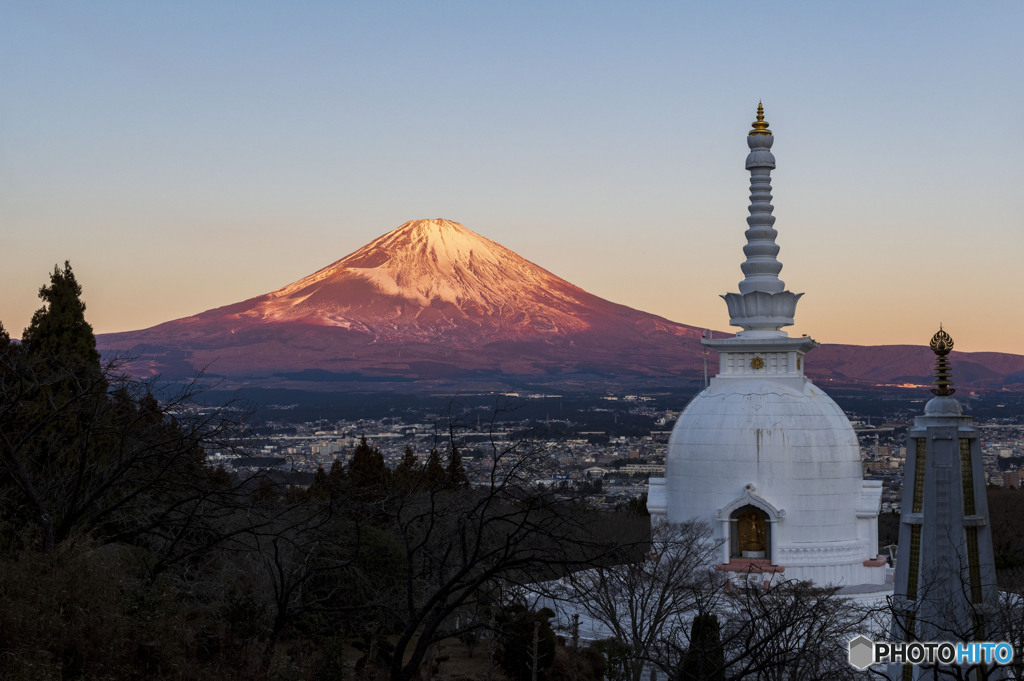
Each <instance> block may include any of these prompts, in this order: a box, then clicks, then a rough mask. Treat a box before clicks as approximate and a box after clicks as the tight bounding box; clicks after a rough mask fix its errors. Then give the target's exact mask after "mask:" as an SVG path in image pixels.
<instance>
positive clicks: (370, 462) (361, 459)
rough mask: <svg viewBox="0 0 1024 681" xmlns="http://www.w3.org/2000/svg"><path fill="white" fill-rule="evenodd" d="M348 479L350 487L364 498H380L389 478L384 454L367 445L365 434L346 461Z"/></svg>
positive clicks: (389, 473) (389, 472) (389, 474)
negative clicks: (349, 459) (350, 457)
mask: <svg viewBox="0 0 1024 681" xmlns="http://www.w3.org/2000/svg"><path fill="white" fill-rule="evenodd" d="M348 479H349V482H350V483H351V485H352V489H353V490H355V491H357V492H358V493H359V495H360V496H362V497H364V498H381V497H382V496H383V494H384V490H385V489H386V487H387V485H388V483H389V482H390V480H391V469H390V468H388V467H387V465H386V464H385V463H384V455H383V454H381V453H380V450H379V449H377V448H376V447H371V446H370V445H369V443H368V442H367V441H366V436H365V435H364V436H363V437H362V438H360V440H359V445H358V446H357V447H356V449H355V451H354V452H352V460H351V461H349V462H348Z"/></svg>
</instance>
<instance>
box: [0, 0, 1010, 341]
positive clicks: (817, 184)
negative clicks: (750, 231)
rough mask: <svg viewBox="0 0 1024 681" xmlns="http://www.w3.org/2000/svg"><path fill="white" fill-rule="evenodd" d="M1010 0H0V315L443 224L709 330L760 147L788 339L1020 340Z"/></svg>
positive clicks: (281, 278)
mask: <svg viewBox="0 0 1024 681" xmlns="http://www.w3.org/2000/svg"><path fill="white" fill-rule="evenodd" d="M1022 20H1024V4H1021V3H1019V2H989V3H978V4H970V5H968V4H967V3H958V2H956V3H955V2H929V3H925V2H901V3H884V2H865V3H858V4H855V5H851V4H849V3H810V2H803V3H785V2H775V3H753V2H723V3H705V2H693V3H688V2H629V3H626V2H620V3H612V2H594V1H590V2H558V3H550V2H546V3H539V2H537V3H532V2H516V3H497V2H479V1H478V2H406V3H396V2H347V3H342V2H289V3H264V2H215V1H214V2H176V3H138V2H102V1H100V2H91V3H73V2H62V3H47V2H9V1H4V0H0V87H2V88H3V92H4V96H3V97H2V98H0V186H2V188H3V189H2V191H0V291H2V293H0V320H2V321H3V323H4V325H5V326H6V327H7V328H8V329H10V330H11V331H12V332H14V333H16V334H17V333H18V332H20V330H21V329H22V328H23V327H24V326H25V324H26V323H27V322H28V319H29V317H30V316H31V313H32V310H34V309H35V308H36V307H37V306H38V300H37V299H36V297H35V294H36V291H37V289H38V287H39V286H40V285H41V284H42V283H44V282H45V281H46V276H47V273H48V272H49V271H50V270H51V269H52V267H53V265H54V264H55V263H57V262H62V261H63V260H64V259H70V260H71V262H72V265H73V266H74V268H75V271H76V273H77V274H78V276H79V279H80V281H81V282H82V283H83V285H84V287H85V298H86V301H87V303H88V313H87V314H88V317H89V319H90V320H91V321H92V323H93V325H94V327H95V328H96V330H97V331H100V332H106V331H119V330H128V329H133V328H141V327H145V326H150V325H152V324H156V323H159V322H162V321H166V320H168V319H172V318H177V317H181V316H185V315H188V314H192V313H195V312H199V311H201V310H205V309H209V308H212V307H216V306H219V305H223V304H227V303H230V302H234V301H237V300H242V299H244V298H249V297H252V296H255V295H258V294H261V293H264V292H267V291H269V290H272V289H275V288H278V287H280V286H282V285H284V284H287V283H289V282H291V281H293V280H295V279H298V278H300V277H301V276H304V275H306V274H309V273H310V272H312V271H314V270H316V269H318V268H320V267H322V266H324V265H326V264H328V263H330V262H332V261H334V260H337V259H339V258H341V257H343V256H344V255H346V254H348V253H349V252H351V251H353V250H355V249H357V248H358V247H360V246H362V245H363V244H365V243H366V242H368V241H370V240H371V239H373V238H375V237H377V236H379V235H380V234H382V233H384V232H387V231H389V230H391V229H393V228H395V227H397V226H398V225H400V224H402V223H403V222H405V221H407V220H411V219H417V218H433V217H444V218H449V219H453V220H457V221H459V222H462V223H463V224H464V225H465V226H467V227H469V228H470V229H473V230H474V231H477V232H479V233H480V234H482V235H484V236H486V237H488V238H491V239H494V240H495V241H498V242H500V243H502V244H504V245H505V246H508V247H509V248H512V249H513V250H515V251H517V252H518V253H520V254H521V255H523V256H524V257H526V258H528V259H530V260H532V261H534V262H536V263H537V264H539V265H542V266H543V267H545V268H547V269H549V270H551V271H552V272H554V273H555V274H557V275H559V276H561V277H564V278H566V279H568V280H569V281H572V282H573V283H575V284H577V285H580V286H582V287H584V288H585V289H587V290H589V291H591V292H592V293H595V294H597V295H600V296H603V297H605V298H609V299H611V300H614V301H616V302H620V303H624V304H627V305H631V306H633V307H637V308H640V309H644V310H647V311H649V312H654V313H657V314H661V315H663V316H666V317H668V318H670V319H673V320H676V321H680V322H685V323H689V324H694V325H699V326H710V327H712V328H718V329H725V328H726V327H727V323H728V318H727V315H726V308H725V304H724V303H723V302H722V301H721V300H720V299H719V298H718V295H719V294H720V293H725V292H727V291H732V290H736V283H737V281H738V280H739V278H740V276H741V274H740V271H739V263H740V261H741V260H742V253H741V247H742V244H743V230H744V229H745V222H744V218H745V217H746V205H747V196H748V186H747V173H746V171H745V170H744V168H743V160H744V158H745V155H746V145H745V135H746V131H747V130H749V127H750V122H751V121H752V120H753V114H754V109H755V108H756V105H757V101H758V99H761V100H763V101H764V104H765V109H766V118H767V119H768V121H769V122H770V123H771V127H772V130H773V131H774V132H775V135H776V141H775V148H774V151H775V154H776V157H777V159H778V169H777V171H776V172H775V174H774V189H775V201H774V204H775V207H776V210H775V214H776V216H777V218H778V221H777V223H776V227H777V229H778V230H779V244H780V245H781V248H782V251H781V253H780V259H781V260H782V262H783V263H784V266H785V267H784V269H783V272H782V278H783V279H785V280H786V282H787V283H788V284H789V286H790V288H791V289H793V290H795V291H804V292H806V295H805V296H804V298H803V300H802V301H801V303H800V307H799V309H798V311H797V326H796V327H794V329H793V331H792V332H795V333H797V334H799V333H808V334H810V335H811V336H813V337H815V338H817V339H818V340H821V341H824V342H851V343H863V344H883V343H917V344H924V343H926V342H927V340H928V338H930V336H931V334H932V333H933V332H934V330H935V328H936V327H937V326H938V324H939V322H942V323H943V324H944V325H945V327H946V328H947V329H948V330H949V331H950V332H951V333H952V334H953V336H954V338H955V339H956V340H957V344H958V347H960V348H963V349H969V350H999V351H1004V352H1015V353H1021V354H1024V343H1022V342H1021V338H1022V337H1024V321H1022V320H1021V316H1020V314H1019V309H1020V307H1021V304H1020V301H1019V294H1018V293H1017V286H1016V284H1017V281H1018V275H1017V271H1018V269H1019V267H1020V259H1021V258H1020V256H1021V254H1022V248H1021V245H1020V234H1021V231H1022V229H1021V228H1022V227H1024V224H1022V223H1024V220H1022V218H1021V212H1020V211H1019V209H1018V207H1017V206H1016V205H1015V201H1014V199H1015V198H1016V197H1017V196H1018V195H1019V194H1020V187H1021V183H1022V181H1024V172H1022V170H1021V164H1020V163H1019V162H1018V161H1017V156H1018V152H1017V147H1018V146H1019V142H1018V141H1017V140H1016V137H1017V136H1018V134H1019V133H1018V130H1019V129H1020V127H1021V120H1022V119H1024V88H1022V87H1021V74H1020V69H1021V66H1022V64H1024V41H1021V40H1020V37H1019V35H1020V31H1021V29H1022V27H1024V21H1022Z"/></svg>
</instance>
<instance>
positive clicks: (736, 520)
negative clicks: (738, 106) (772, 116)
mask: <svg viewBox="0 0 1024 681" xmlns="http://www.w3.org/2000/svg"><path fill="white" fill-rule="evenodd" d="M773 140H774V138H773V136H772V133H771V131H770V130H769V129H768V123H767V122H765V121H764V110H763V108H762V107H761V105H760V104H759V105H758V107H757V121H756V122H755V123H754V124H753V130H751V132H750V134H749V135H748V136H747V145H748V146H749V147H750V154H749V155H748V156H747V164H746V167H747V169H749V170H750V217H748V218H747V224H748V228H747V231H746V239H747V244H746V246H744V247H743V252H744V254H745V255H746V261H745V262H744V263H743V264H742V265H741V268H742V270H743V274H744V279H743V281H741V282H740V284H739V289H740V292H739V293H728V294H726V295H724V296H722V297H723V298H725V302H726V303H727V304H728V306H729V316H730V320H729V323H730V324H732V325H733V326H738V327H740V328H741V329H742V330H741V331H739V332H738V333H737V334H736V336H735V337H734V338H724V339H715V340H705V341H704V344H705V345H707V346H709V347H711V348H714V349H715V350H717V351H718V353H719V358H720V365H719V373H718V375H717V376H715V377H714V378H713V379H712V380H711V382H710V384H709V385H708V387H707V388H705V389H704V390H703V391H701V392H700V393H699V394H698V395H697V396H696V397H694V398H693V400H692V401H691V402H690V403H689V404H688V405H687V407H686V409H685V410H684V411H683V413H682V414H681V415H680V416H679V420H678V421H677V423H676V426H675V429H674V430H673V431H672V438H671V440H670V441H669V447H668V456H667V461H666V477H665V478H652V479H651V481H650V488H649V494H648V508H649V510H650V512H651V515H652V516H655V517H657V516H661V517H667V519H668V520H669V521H670V522H682V521H685V520H688V519H691V518H699V519H702V520H706V521H707V522H708V523H710V524H711V526H712V528H713V529H714V532H715V535H716V537H717V538H719V539H721V540H723V543H722V548H721V558H720V565H719V566H718V568H719V569H720V570H723V571H725V572H730V573H735V574H737V575H738V574H748V575H749V574H751V573H760V574H764V575H765V578H766V579H770V578H771V576H772V575H773V574H774V575H777V576H782V577H784V578H785V579H808V580H812V581H813V582H815V583H817V584H821V585H825V584H833V585H841V586H848V587H855V586H856V585H868V584H873V585H882V584H883V583H884V581H885V569H884V566H885V561H884V560H882V559H881V558H880V557H879V556H878V555H877V554H878V510H879V505H880V500H881V493H882V488H881V482H879V481H870V480H864V479H863V472H862V467H861V453H860V447H859V445H858V443H857V436H856V435H855V434H854V432H853V428H852V427H851V426H850V422H849V420H848V419H847V418H846V415H845V414H844V413H843V411H842V409H840V408H839V406H838V405H836V403H835V402H833V401H832V399H831V398H830V397H829V396H828V395H826V394H825V393H824V392H822V390H821V389H820V388H818V387H817V386H815V385H814V384H813V383H811V382H810V381H809V380H808V379H807V377H806V376H804V373H803V368H804V367H803V358H804V355H805V354H806V353H807V352H809V351H810V350H813V349H814V348H816V347H817V346H818V343H817V342H815V341H813V340H811V339H810V338H808V337H806V336H804V337H801V338H790V336H789V334H787V333H786V332H785V331H782V330H781V329H782V327H784V326H790V325H792V324H793V316H794V313H795V311H796V304H797V301H798V300H799V299H800V296H802V295H803V294H802V293H792V292H790V291H788V290H786V285H785V283H784V282H782V281H781V280H780V279H779V276H778V275H779V272H780V270H781V269H782V264H781V263H780V262H779V261H778V260H777V258H776V256H777V255H778V252H779V247H778V245H776V243H775V237H776V234H777V232H776V231H775V229H774V227H773V225H774V223H775V218H774V216H772V210H773V208H772V204H771V199H772V194H771V191H772V186H771V171H772V169H773V168H774V167H775V157H774V156H773V155H772V152H771V147H772V142H773Z"/></svg>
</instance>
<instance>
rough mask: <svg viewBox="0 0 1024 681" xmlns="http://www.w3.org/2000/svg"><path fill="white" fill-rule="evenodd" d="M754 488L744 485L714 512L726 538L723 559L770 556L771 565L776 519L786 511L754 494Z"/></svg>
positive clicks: (775, 538)
mask: <svg viewBox="0 0 1024 681" xmlns="http://www.w3.org/2000/svg"><path fill="white" fill-rule="evenodd" d="M755 490H756V488H755V487H754V485H753V483H751V484H748V485H746V486H745V487H744V489H743V494H742V495H740V496H739V497H737V498H736V499H733V500H732V501H731V502H729V503H728V504H726V505H725V506H724V507H722V508H720V509H718V512H717V513H716V514H715V515H716V516H717V518H718V519H719V520H720V521H721V522H722V526H723V527H722V530H723V532H722V534H723V538H724V539H725V540H726V541H725V544H724V545H723V547H722V553H723V555H722V562H723V563H729V562H731V561H733V560H737V559H750V560H769V561H771V563H772V564H773V565H774V558H775V546H774V545H775V543H776V541H777V537H775V536H774V535H775V530H776V529H777V528H776V527H775V523H778V522H780V521H782V520H783V519H784V518H785V517H786V512H785V511H784V510H782V509H780V508H776V507H775V506H773V505H772V504H770V503H768V502H767V501H765V500H764V499H763V498H762V497H761V496H760V495H758V494H755Z"/></svg>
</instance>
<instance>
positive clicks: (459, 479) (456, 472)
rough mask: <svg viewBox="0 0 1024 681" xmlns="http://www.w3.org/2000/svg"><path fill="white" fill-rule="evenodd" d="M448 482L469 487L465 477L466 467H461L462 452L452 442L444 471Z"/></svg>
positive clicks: (456, 485)
mask: <svg viewBox="0 0 1024 681" xmlns="http://www.w3.org/2000/svg"><path fill="white" fill-rule="evenodd" d="M445 474H446V477H447V478H448V483H449V484H451V485H453V486H455V487H469V478H467V477H466V469H465V468H463V467H462V454H460V453H459V448H458V447H456V446H455V443H454V442H453V443H452V453H451V456H450V457H449V459H448V470H447V471H445Z"/></svg>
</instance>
